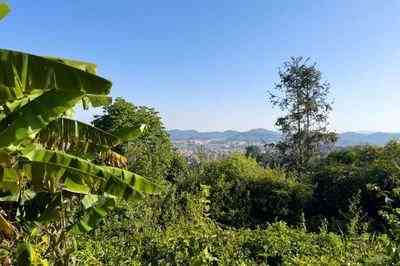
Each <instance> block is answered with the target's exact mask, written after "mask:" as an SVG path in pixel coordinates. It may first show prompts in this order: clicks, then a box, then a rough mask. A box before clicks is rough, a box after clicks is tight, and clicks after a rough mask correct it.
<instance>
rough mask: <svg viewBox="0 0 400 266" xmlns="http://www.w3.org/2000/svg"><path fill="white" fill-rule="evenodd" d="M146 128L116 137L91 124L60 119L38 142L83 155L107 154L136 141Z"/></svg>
mask: <svg viewBox="0 0 400 266" xmlns="http://www.w3.org/2000/svg"><path fill="white" fill-rule="evenodd" d="M144 128H145V127H144V126H141V127H139V128H126V129H124V130H125V132H121V134H119V136H116V135H113V134H110V133H108V132H106V131H104V130H101V129H99V128H96V127H94V126H92V125H89V124H85V123H82V122H79V121H76V120H72V119H68V118H59V119H57V120H55V121H53V122H52V123H50V124H49V125H48V126H47V127H46V128H45V129H43V130H42V131H41V132H40V133H39V135H38V137H37V141H38V142H39V143H41V144H43V145H45V146H46V147H47V148H57V149H59V150H63V151H70V150H71V151H78V152H79V153H81V154H86V153H95V152H107V151H108V150H109V149H110V148H112V147H115V146H116V145H118V144H121V143H124V142H127V141H132V140H134V139H135V138H137V137H138V136H140V134H142V133H143V130H144Z"/></svg>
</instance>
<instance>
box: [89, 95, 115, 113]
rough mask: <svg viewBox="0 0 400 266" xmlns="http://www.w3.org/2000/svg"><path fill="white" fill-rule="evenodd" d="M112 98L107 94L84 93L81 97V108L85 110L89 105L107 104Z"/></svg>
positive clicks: (99, 105)
mask: <svg viewBox="0 0 400 266" xmlns="http://www.w3.org/2000/svg"><path fill="white" fill-rule="evenodd" d="M111 102H112V98H111V97H110V96H107V95H93V94H86V95H85V97H83V99H82V103H83V108H84V109H85V110H87V109H89V108H90V107H101V106H105V105H108V104H111Z"/></svg>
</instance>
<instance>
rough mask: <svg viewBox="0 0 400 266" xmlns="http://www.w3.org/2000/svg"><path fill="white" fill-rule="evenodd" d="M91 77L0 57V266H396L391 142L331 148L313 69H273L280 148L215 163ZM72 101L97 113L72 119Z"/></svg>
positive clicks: (60, 65) (79, 68) (398, 223)
mask: <svg viewBox="0 0 400 266" xmlns="http://www.w3.org/2000/svg"><path fill="white" fill-rule="evenodd" d="M7 12H8V7H7V6H5V5H0V18H2V17H3V16H4V15H5V14H6V13H7ZM94 70H95V69H94V65H92V64H88V63H82V62H77V61H71V60H65V59H54V58H46V57H39V56H33V55H29V54H25V53H20V52H14V51H7V50H0V94H1V97H2V98H1V99H0V104H1V109H0V197H1V198H0V261H1V263H2V264H3V265H47V264H53V265H76V264H77V265H361V264H365V265H398V264H399V262H400V252H399V251H400V250H399V244H400V231H399V230H400V166H399V164H398V161H399V158H400V143H399V142H398V141H391V142H389V143H388V144H387V145H385V146H383V147H378V146H359V147H352V148H348V149H344V150H331V149H330V148H331V146H330V145H331V144H332V143H333V142H334V141H335V134H334V133H332V132H329V131H328V130H327V122H328V121H327V119H328V113H329V111H330V109H331V107H330V104H329V102H328V100H327V96H328V88H329V85H328V84H327V83H324V82H322V81H321V73H320V72H319V70H318V69H317V68H316V65H315V64H311V65H310V64H309V63H308V61H307V60H303V59H302V58H293V59H291V61H289V62H288V63H286V64H285V65H284V68H283V70H281V72H280V78H281V80H280V82H279V83H278V84H277V85H276V87H275V88H276V89H277V90H278V92H280V93H281V96H279V97H278V98H277V96H276V95H274V96H273V97H272V98H273V104H276V105H278V106H279V107H281V108H282V110H283V111H284V112H286V113H285V114H284V116H283V117H281V118H279V119H278V121H277V125H278V127H280V129H281V133H282V134H283V135H284V136H285V138H283V140H282V141H281V142H279V143H278V144H277V145H267V146H266V147H265V149H261V148H258V147H249V148H248V149H247V151H246V153H245V154H242V153H234V154H231V155H229V156H223V157H221V158H217V159H214V160H210V159H208V156H207V154H203V153H202V152H201V151H200V152H199V153H198V154H197V156H196V157H195V158H196V159H193V158H191V159H189V158H185V157H183V156H182V155H180V154H179V152H178V151H176V150H174V148H173V147H172V145H171V142H170V140H169V137H168V134H167V133H166V130H165V128H164V126H163V124H162V122H161V118H160V116H159V114H158V113H157V112H156V111H155V110H154V109H152V108H148V107H143V106H135V105H134V104H132V103H129V102H127V101H125V100H123V99H122V98H118V99H116V101H114V102H111V99H110V98H109V97H108V96H107V94H108V93H109V89H110V87H111V83H110V82H109V81H107V80H105V79H102V78H101V77H98V76H96V75H95V71H94ZM77 104H83V106H84V107H88V106H104V107H103V110H104V112H103V115H100V116H97V117H95V119H94V120H93V122H92V125H88V124H84V123H81V122H78V121H75V120H72V119H71V117H70V113H71V110H72V109H73V108H74V107H75V105H77ZM129 170H130V171H134V172H135V173H139V174H142V175H145V176H147V177H148V178H150V179H152V181H150V180H148V179H146V178H144V177H142V176H141V175H138V174H134V173H133V172H130V171H129ZM155 183H158V186H157V185H155ZM157 190H159V192H160V193H159V194H157V195H152V196H151V197H143V194H144V193H154V192H156V191H157ZM138 199H140V201H138Z"/></svg>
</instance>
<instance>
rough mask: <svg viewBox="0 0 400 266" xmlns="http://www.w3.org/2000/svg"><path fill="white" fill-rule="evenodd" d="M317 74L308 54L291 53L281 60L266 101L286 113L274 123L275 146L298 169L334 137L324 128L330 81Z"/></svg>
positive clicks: (329, 109)
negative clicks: (276, 130) (280, 136)
mask: <svg viewBox="0 0 400 266" xmlns="http://www.w3.org/2000/svg"><path fill="white" fill-rule="evenodd" d="M321 76H322V75H321V71H320V70H319V69H318V68H317V67H316V64H315V63H309V59H308V58H307V59H304V58H303V57H292V58H290V60H289V61H287V62H285V63H284V65H283V68H282V69H281V70H280V71H279V82H278V83H277V84H275V87H274V88H273V89H272V90H270V91H269V100H270V102H271V103H272V104H273V105H274V106H276V107H279V108H280V109H281V110H282V111H284V112H285V113H286V114H285V115H284V116H282V117H280V118H278V120H277V121H276V123H275V125H276V126H277V127H278V128H279V130H280V131H281V132H282V133H283V139H282V140H281V141H280V142H279V143H278V144H277V145H276V147H277V149H278V150H279V151H280V152H281V154H282V155H283V158H285V163H287V164H289V166H292V167H295V168H296V169H298V170H301V169H302V168H303V167H304V166H305V164H306V163H307V162H309V160H310V159H311V158H312V157H313V156H314V155H316V154H318V153H320V151H321V144H325V145H329V144H333V143H334V142H336V139H337V137H336V134H335V133H333V132H329V131H328V128H327V126H328V117H329V112H330V111H331V110H332V106H331V102H330V101H329V99H328V94H329V89H330V85H329V83H328V82H324V81H322V78H321Z"/></svg>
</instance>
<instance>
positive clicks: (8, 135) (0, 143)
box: [0, 90, 83, 148]
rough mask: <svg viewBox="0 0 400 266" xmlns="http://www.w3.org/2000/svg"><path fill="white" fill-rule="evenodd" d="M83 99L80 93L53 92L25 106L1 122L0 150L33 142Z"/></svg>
mask: <svg viewBox="0 0 400 266" xmlns="http://www.w3.org/2000/svg"><path fill="white" fill-rule="evenodd" d="M82 97H83V94H82V93H81V92H79V91H59V90H52V91H48V92H46V93H44V94H43V95H41V96H39V97H37V98H36V99H35V100H33V101H32V102H29V103H28V104H26V105H24V106H23V107H22V108H20V109H19V110H18V112H14V113H12V114H10V115H9V116H7V118H6V119H3V120H2V121H1V122H0V148H3V147H7V146H9V145H15V146H18V145H19V144H21V143H23V142H24V141H25V142H26V141H28V140H33V139H34V137H35V136H36V135H37V134H38V133H39V132H40V130H41V129H43V128H45V127H46V126H47V125H48V124H49V123H50V122H51V121H53V120H55V119H57V118H58V117H59V116H60V115H61V114H62V113H64V112H65V111H66V110H68V109H70V108H72V107H73V106H74V105H75V104H76V103H77V102H78V101H80V100H81V99H82Z"/></svg>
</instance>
